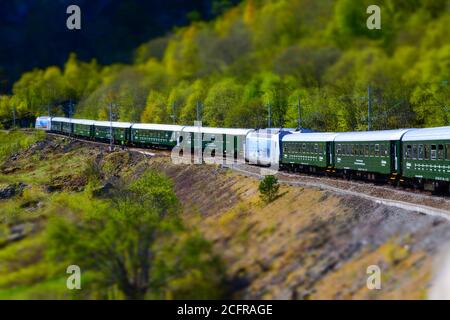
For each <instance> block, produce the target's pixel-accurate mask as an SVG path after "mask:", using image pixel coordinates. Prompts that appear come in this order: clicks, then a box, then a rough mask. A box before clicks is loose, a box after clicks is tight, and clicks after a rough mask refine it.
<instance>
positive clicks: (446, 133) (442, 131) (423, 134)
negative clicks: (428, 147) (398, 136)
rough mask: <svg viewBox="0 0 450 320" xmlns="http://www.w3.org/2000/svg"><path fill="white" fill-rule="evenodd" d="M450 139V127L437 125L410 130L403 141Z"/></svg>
mask: <svg viewBox="0 0 450 320" xmlns="http://www.w3.org/2000/svg"><path fill="white" fill-rule="evenodd" d="M422 140H450V127H435V128H424V129H414V130H410V131H408V132H407V133H405V135H404V136H403V138H402V141H422Z"/></svg>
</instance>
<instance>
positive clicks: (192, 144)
mask: <svg viewBox="0 0 450 320" xmlns="http://www.w3.org/2000/svg"><path fill="white" fill-rule="evenodd" d="M251 131H253V129H240V128H212V127H196V126H186V127H184V128H183V129H182V133H181V135H182V139H186V141H185V145H186V146H187V148H186V149H188V150H190V152H191V153H192V154H196V152H201V153H205V156H207V157H215V156H219V154H217V152H218V153H220V156H223V157H230V158H233V159H242V161H244V151H245V139H246V136H247V134H248V133H249V132H251ZM196 139H199V142H196V141H195V140H196ZM200 140H201V142H200ZM200 145H201V150H199V148H198V147H199V146H200Z"/></svg>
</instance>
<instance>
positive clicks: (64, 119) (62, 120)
mask: <svg viewBox="0 0 450 320" xmlns="http://www.w3.org/2000/svg"><path fill="white" fill-rule="evenodd" d="M70 120H71V119H70V118H64V117H53V118H51V121H58V122H70Z"/></svg>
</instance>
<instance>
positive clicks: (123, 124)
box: [94, 121, 132, 128]
mask: <svg viewBox="0 0 450 320" xmlns="http://www.w3.org/2000/svg"><path fill="white" fill-rule="evenodd" d="M111 125H112V126H113V127H114V128H129V127H131V126H132V123H131V122H117V121H113V122H110V121H94V126H97V127H109V126H111Z"/></svg>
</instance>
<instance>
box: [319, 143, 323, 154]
mask: <svg viewBox="0 0 450 320" xmlns="http://www.w3.org/2000/svg"><path fill="white" fill-rule="evenodd" d="M319 153H320V154H322V153H323V144H319Z"/></svg>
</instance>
